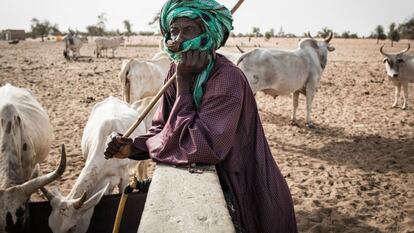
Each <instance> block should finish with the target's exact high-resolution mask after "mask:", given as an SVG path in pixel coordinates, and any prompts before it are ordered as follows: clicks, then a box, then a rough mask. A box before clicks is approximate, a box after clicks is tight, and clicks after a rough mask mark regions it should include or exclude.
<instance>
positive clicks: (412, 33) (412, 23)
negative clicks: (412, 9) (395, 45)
mask: <svg viewBox="0 0 414 233" xmlns="http://www.w3.org/2000/svg"><path fill="white" fill-rule="evenodd" d="M398 31H399V32H400V33H401V37H402V38H406V39H412V40H414V15H413V16H412V17H411V18H409V19H407V20H406V21H405V22H404V23H402V24H400V25H399V27H398Z"/></svg>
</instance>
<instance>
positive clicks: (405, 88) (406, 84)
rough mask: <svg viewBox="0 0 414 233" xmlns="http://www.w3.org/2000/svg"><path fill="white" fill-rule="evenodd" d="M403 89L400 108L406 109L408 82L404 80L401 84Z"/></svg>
mask: <svg viewBox="0 0 414 233" xmlns="http://www.w3.org/2000/svg"><path fill="white" fill-rule="evenodd" d="M402 86H403V90H404V103H403V106H402V109H404V110H406V109H407V108H408V106H407V101H408V82H404V83H403V84H402Z"/></svg>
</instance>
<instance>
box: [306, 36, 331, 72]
mask: <svg viewBox="0 0 414 233" xmlns="http://www.w3.org/2000/svg"><path fill="white" fill-rule="evenodd" d="M307 36H308V37H309V38H305V39H303V40H301V41H300V42H299V47H300V48H305V47H312V48H313V49H314V50H315V51H316V53H317V54H318V58H319V63H320V65H321V68H322V70H323V69H325V67H326V64H327V63H328V52H333V51H335V47H334V46H332V45H331V44H330V43H329V42H330V41H331V40H332V37H333V33H332V32H330V33H329V35H328V36H327V37H326V38H323V39H322V40H316V39H314V38H313V37H312V36H311V34H310V33H309V32H308V33H307Z"/></svg>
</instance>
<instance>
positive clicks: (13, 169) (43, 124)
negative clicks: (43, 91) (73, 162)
mask: <svg viewBox="0 0 414 233" xmlns="http://www.w3.org/2000/svg"><path fill="white" fill-rule="evenodd" d="M0 121H1V124H0V148H1V149H0V232H20V230H23V227H24V225H25V222H26V220H27V218H28V215H29V210H28V209H27V202H28V201H29V198H30V195H31V194H32V193H33V192H35V191H36V190H37V189H39V188H40V187H42V186H44V185H46V184H48V183H50V182H52V181H53V180H55V179H57V178H58V177H59V176H61V175H62V173H63V172H64V170H65V166H66V157H65V152H64V148H62V155H61V161H60V165H59V167H58V169H57V170H55V171H54V172H51V173H49V174H46V175H43V176H40V177H36V176H37V173H38V172H39V163H40V162H42V161H43V160H44V159H45V158H46V157H47V155H48V153H49V149H50V144H51V141H52V139H53V130H52V126H51V124H50V122H49V117H48V115H47V113H46V111H45V110H44V109H43V108H42V106H41V105H40V103H39V102H38V101H37V100H36V98H35V96H34V95H33V94H32V93H31V92H30V91H29V90H27V89H23V88H18V87H14V86H12V85H10V84H6V85H5V86H2V87H1V88H0Z"/></svg>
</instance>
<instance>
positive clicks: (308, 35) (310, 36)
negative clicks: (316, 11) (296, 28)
mask: <svg viewBox="0 0 414 233" xmlns="http://www.w3.org/2000/svg"><path fill="white" fill-rule="evenodd" d="M306 36H307V37H309V38H312V39H313V36H312V35H311V34H310V31H308V33H307V34H306Z"/></svg>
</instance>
